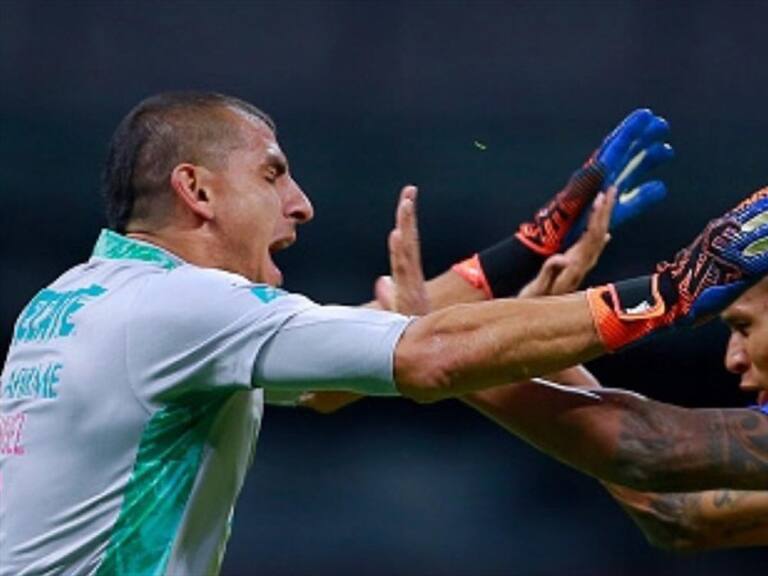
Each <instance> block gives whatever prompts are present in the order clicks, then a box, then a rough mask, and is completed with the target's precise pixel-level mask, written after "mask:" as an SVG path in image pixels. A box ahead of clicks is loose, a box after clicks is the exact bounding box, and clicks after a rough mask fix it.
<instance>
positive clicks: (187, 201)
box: [171, 163, 213, 220]
mask: <svg viewBox="0 0 768 576" xmlns="http://www.w3.org/2000/svg"><path fill="white" fill-rule="evenodd" d="M210 176H211V174H210V172H209V171H208V170H207V169H206V168H205V167H203V166H199V165H196V164H188V163H182V164H179V165H177V166H176V167H175V168H174V169H173V170H172V171H171V188H172V189H173V191H174V193H175V194H176V197H177V198H178V199H179V200H181V202H182V203H183V204H184V205H185V206H186V207H187V208H189V209H190V210H192V212H194V213H195V214H196V215H197V216H198V217H200V218H202V219H203V220H213V204H212V202H211V195H210V194H209V192H208V190H207V186H206V183H207V182H210Z"/></svg>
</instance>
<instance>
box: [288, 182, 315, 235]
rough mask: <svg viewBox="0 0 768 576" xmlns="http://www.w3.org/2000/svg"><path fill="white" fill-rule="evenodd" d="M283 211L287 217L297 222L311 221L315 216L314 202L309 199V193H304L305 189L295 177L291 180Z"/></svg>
mask: <svg viewBox="0 0 768 576" xmlns="http://www.w3.org/2000/svg"><path fill="white" fill-rule="evenodd" d="M283 212H284V214H285V216H286V217H288V218H291V219H293V220H294V221H295V222H296V223H297V224H304V223H306V222H309V221H310V220H312V218H314V216H315V209H314V208H313V207H312V202H310V201H309V198H308V197H307V195H306V194H304V190H302V189H301V186H299V184H298V183H297V182H296V181H295V180H294V179H293V178H291V181H290V182H289V185H288V190H287V192H286V195H285V202H284V205H283Z"/></svg>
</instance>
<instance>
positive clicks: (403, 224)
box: [393, 186, 421, 282]
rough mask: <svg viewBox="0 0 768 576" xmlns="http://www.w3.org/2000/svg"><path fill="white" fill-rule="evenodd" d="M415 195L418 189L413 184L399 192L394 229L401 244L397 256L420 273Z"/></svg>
mask: <svg viewBox="0 0 768 576" xmlns="http://www.w3.org/2000/svg"><path fill="white" fill-rule="evenodd" d="M417 195H418V189H417V188H416V187H415V186H405V187H404V188H403V190H402V191H401V192H400V200H399V202H398V204H397V214H396V216H395V230H396V231H398V232H399V234H398V236H400V238H399V239H398V241H399V242H402V244H403V245H402V246H401V250H400V254H399V256H401V257H402V258H403V259H405V260H407V261H408V262H407V264H408V265H410V266H418V268H419V273H421V248H420V246H419V227H418V222H417V220H416V198H417ZM393 274H394V270H393ZM395 282H397V277H395Z"/></svg>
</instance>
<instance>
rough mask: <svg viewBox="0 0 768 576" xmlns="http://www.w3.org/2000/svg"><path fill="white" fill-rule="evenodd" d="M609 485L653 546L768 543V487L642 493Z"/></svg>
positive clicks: (680, 547) (682, 547) (674, 547)
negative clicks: (755, 489) (763, 488)
mask: <svg viewBox="0 0 768 576" xmlns="http://www.w3.org/2000/svg"><path fill="white" fill-rule="evenodd" d="M606 489H607V490H608V491H609V492H610V493H611V495H613V496H614V498H616V500H618V501H619V503H620V504H621V506H622V507H623V508H624V510H625V511H626V512H627V513H628V514H629V515H630V516H631V517H632V519H633V520H634V521H635V523H636V524H637V525H638V527H639V528H640V529H641V530H642V531H643V533H644V534H645V536H646V537H647V538H648V541H649V542H650V543H651V544H653V545H654V546H658V547H660V548H665V549H669V550H706V549H712V548H736V547H742V546H768V491H744V490H730V489H723V490H710V491H705V492H682V493H677V492H670V493H661V494H659V493H653V492H638V491H636V490H632V489H631V488H625V487H621V486H615V485H610V486H606Z"/></svg>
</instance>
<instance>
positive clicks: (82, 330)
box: [0, 231, 408, 576]
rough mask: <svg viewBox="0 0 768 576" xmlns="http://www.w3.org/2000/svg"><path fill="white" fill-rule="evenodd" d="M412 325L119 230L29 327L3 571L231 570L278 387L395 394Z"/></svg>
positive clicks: (36, 311)
mask: <svg viewBox="0 0 768 576" xmlns="http://www.w3.org/2000/svg"><path fill="white" fill-rule="evenodd" d="M407 323H408V319H407V318H405V317H403V316H398V315H396V314H389V313H385V312H377V311H373V310H365V309H350V308H343V307H338V306H318V305H317V304H314V303H313V302H311V301H310V300H308V299H307V298H304V297H302V296H298V295H293V294H288V293H286V292H282V291H280V290H277V289H274V288H272V287H269V286H266V285H258V284H252V283H249V282H248V281H247V280H245V279H244V278H242V277H240V276H237V275H234V274H230V273H226V272H222V271H219V270H213V269H204V268H199V267H196V266H192V265H190V264H186V263H184V262H183V261H181V260H179V259H178V258H177V257H175V256H174V255H172V254H170V253H168V252H166V251H164V250H161V249H159V248H157V247H155V246H153V245H151V244H147V243H143V242H138V241H135V240H131V239H129V238H126V237H124V236H121V235H118V234H115V233H114V232H109V231H105V232H103V233H102V235H101V237H100V238H99V241H98V243H97V245H96V248H95V250H94V254H93V257H92V258H91V259H90V260H89V261H88V262H87V263H86V264H83V265H81V266H77V267H75V268H73V269H71V270H70V271H68V272H67V273H65V274H64V275H63V276H61V277H60V278H59V279H58V280H56V281H55V282H54V283H53V284H52V285H51V286H49V287H48V288H46V289H44V290H42V291H41V292H40V293H38V294H37V295H36V296H35V297H34V299H33V300H32V301H31V302H30V303H29V305H28V306H27V307H26V308H25V309H24V311H23V312H22V313H21V315H20V317H19V319H18V321H17V323H16V325H15V329H14V334H13V341H12V343H11V347H10V351H9V355H8V359H7V361H6V364H5V366H4V368H3V372H2V380H1V381H0V575H1V576H23V575H28V574H78V575H79V574H126V575H128V574H130V575H134V574H141V575H150V574H152V575H154V574H173V575H183V574H190V575H194V576H200V575H203V574H215V573H217V572H218V570H219V567H220V564H221V559H222V554H223V551H224V546H225V544H226V540H227V536H228V532H229V525H230V520H231V515H232V509H233V506H234V502H235V499H236V497H237V494H238V492H239V491H240V488H241V486H242V483H243V478H244V476H245V473H246V470H247V469H248V467H249V465H250V461H251V458H252V455H253V449H254V446H255V443H256V438H257V435H258V431H259V426H260V424H261V417H262V412H263V392H264V391H265V390H266V391H267V392H269V391H276V392H278V393H283V395H284V394H285V393H286V392H287V393H289V394H290V393H293V394H295V393H297V391H301V390H309V389H314V390H318V389H336V390H352V391H358V392H363V393H366V394H381V395H391V394H395V393H396V391H395V387H394V384H393V377H392V372H393V366H392V364H393V351H394V347H395V345H396V342H397V340H398V338H399V337H400V335H401V333H402V331H403V330H404V328H405V326H406V325H407Z"/></svg>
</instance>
